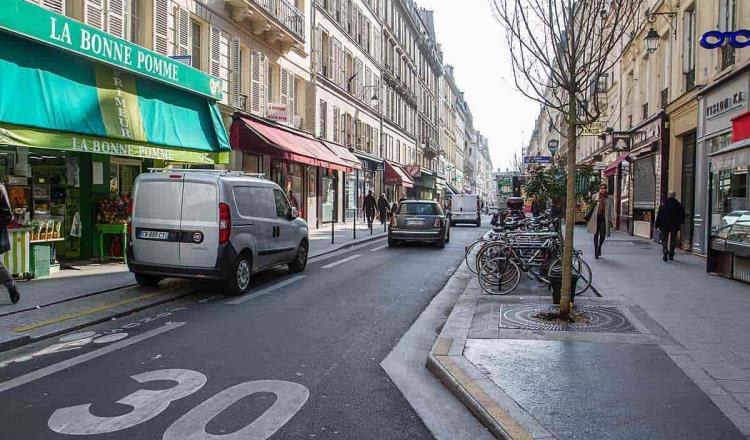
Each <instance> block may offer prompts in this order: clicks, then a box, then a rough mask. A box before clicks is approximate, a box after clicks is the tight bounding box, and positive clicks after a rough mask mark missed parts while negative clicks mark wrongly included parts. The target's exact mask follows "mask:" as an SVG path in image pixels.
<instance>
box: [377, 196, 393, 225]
mask: <svg viewBox="0 0 750 440" xmlns="http://www.w3.org/2000/svg"><path fill="white" fill-rule="evenodd" d="M390 207H391V204H390V202H388V199H386V198H385V194H382V193H381V194H380V197H378V214H379V217H380V224H381V225H384V224H385V221H386V220H387V217H388V209H389V208H390Z"/></svg>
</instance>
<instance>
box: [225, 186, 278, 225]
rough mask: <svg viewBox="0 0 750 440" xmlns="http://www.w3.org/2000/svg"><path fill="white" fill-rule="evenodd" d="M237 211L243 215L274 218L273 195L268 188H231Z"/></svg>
mask: <svg viewBox="0 0 750 440" xmlns="http://www.w3.org/2000/svg"><path fill="white" fill-rule="evenodd" d="M232 193H233V194H234V202H235V204H236V205H237V211H238V212H239V213H240V215H241V216H243V217H259V218H276V217H277V215H276V210H275V205H276V203H275V201H274V196H273V194H272V193H271V190H270V188H262V187H253V186H236V187H234V188H232Z"/></svg>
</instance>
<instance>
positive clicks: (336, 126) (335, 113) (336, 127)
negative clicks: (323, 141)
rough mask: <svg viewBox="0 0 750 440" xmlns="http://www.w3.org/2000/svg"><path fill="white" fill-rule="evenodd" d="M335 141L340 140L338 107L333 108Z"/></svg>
mask: <svg viewBox="0 0 750 440" xmlns="http://www.w3.org/2000/svg"><path fill="white" fill-rule="evenodd" d="M332 131H333V141H334V142H340V140H339V109H338V107H334V108H333V127H332Z"/></svg>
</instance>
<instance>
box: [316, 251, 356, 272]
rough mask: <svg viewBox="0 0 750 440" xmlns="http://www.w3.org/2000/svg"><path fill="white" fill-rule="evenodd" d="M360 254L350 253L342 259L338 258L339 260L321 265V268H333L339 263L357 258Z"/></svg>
mask: <svg viewBox="0 0 750 440" xmlns="http://www.w3.org/2000/svg"><path fill="white" fill-rule="evenodd" d="M361 256H362V255H361V254H356V255H352V256H351V257H347V258H344V259H343V260H339V261H336V262H333V263H331V264H326V265H325V266H323V267H321V269H331V268H334V267H336V266H338V265H339V264H344V263H347V262H349V261H352V260H355V259H357V258H359V257H361Z"/></svg>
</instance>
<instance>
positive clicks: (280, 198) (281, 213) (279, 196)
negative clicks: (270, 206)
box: [273, 189, 291, 218]
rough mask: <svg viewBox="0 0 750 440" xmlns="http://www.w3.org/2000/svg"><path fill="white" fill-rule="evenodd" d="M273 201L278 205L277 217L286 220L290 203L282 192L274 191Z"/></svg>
mask: <svg viewBox="0 0 750 440" xmlns="http://www.w3.org/2000/svg"><path fill="white" fill-rule="evenodd" d="M273 199H274V203H275V205H276V217H280V218H285V217H286V214H287V212H288V211H289V208H290V207H291V206H290V205H289V201H288V200H287V199H286V196H285V195H284V193H283V192H281V190H278V189H274V190H273Z"/></svg>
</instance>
